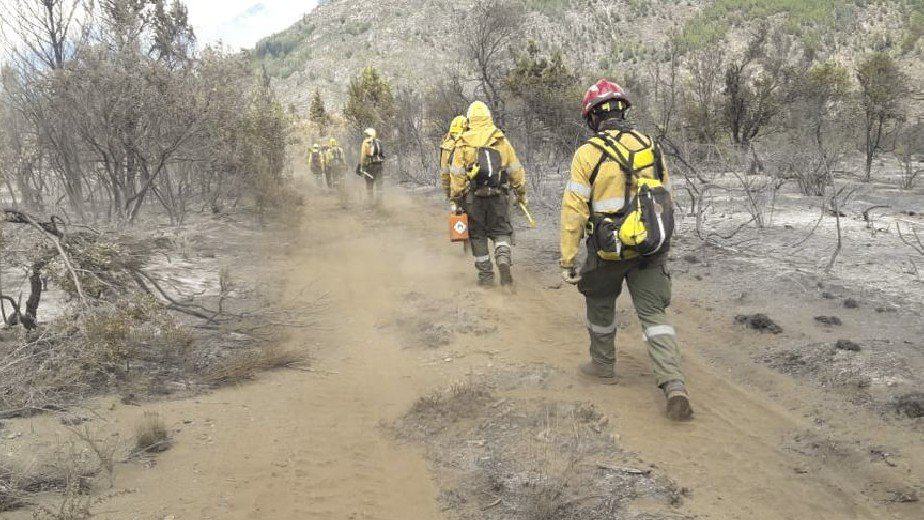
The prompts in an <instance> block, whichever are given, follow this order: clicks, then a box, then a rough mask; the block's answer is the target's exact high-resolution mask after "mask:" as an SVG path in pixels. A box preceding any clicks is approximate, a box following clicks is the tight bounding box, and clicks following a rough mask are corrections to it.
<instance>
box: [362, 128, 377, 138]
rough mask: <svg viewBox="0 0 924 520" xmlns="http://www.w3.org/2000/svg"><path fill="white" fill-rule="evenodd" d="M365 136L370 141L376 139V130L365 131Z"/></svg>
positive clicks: (368, 129)
mask: <svg viewBox="0 0 924 520" xmlns="http://www.w3.org/2000/svg"><path fill="white" fill-rule="evenodd" d="M363 135H365V136H366V137H368V138H369V139H375V128H367V129H366V130H365V131H363Z"/></svg>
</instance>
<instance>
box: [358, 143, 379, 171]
mask: <svg viewBox="0 0 924 520" xmlns="http://www.w3.org/2000/svg"><path fill="white" fill-rule="evenodd" d="M373 141H375V139H371V138H368V137H367V138H366V139H365V140H364V141H363V144H362V146H360V147H359V161H360V163H361V164H362V165H363V168H365V167H366V166H369V164H370V163H371V162H372V152H373V146H372V142H373ZM379 146H381V144H380V145H379Z"/></svg>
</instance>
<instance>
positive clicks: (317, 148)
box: [308, 143, 327, 188]
mask: <svg viewBox="0 0 924 520" xmlns="http://www.w3.org/2000/svg"><path fill="white" fill-rule="evenodd" d="M325 162H326V161H325V160H324V152H323V151H322V150H321V145H319V144H317V143H315V144H314V145H312V146H311V151H310V152H309V153H308V169H309V170H311V173H312V174H313V175H314V180H315V183H317V185H318V188H323V187H324V174H325V171H326V170H327V167H326V166H327V165H326V164H325Z"/></svg>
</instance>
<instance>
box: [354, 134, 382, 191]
mask: <svg viewBox="0 0 924 520" xmlns="http://www.w3.org/2000/svg"><path fill="white" fill-rule="evenodd" d="M363 137H364V138H363V144H362V145H361V146H360V148H359V165H358V166H357V167H356V172H357V173H358V174H359V175H360V176H361V177H362V178H363V179H364V180H365V181H366V207H367V208H371V207H375V206H378V205H379V203H380V202H381V200H382V182H383V177H384V176H383V174H382V165H383V163H384V162H385V154H384V152H383V151H382V142H381V141H379V139H378V133H377V132H376V131H375V128H367V129H366V130H364V131H363Z"/></svg>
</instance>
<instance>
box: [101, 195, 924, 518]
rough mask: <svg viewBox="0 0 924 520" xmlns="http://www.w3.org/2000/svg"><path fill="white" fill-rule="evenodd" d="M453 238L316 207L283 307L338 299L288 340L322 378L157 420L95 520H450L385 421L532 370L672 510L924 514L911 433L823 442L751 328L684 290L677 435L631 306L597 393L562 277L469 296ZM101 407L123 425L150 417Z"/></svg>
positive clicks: (396, 206) (862, 419)
mask: <svg viewBox="0 0 924 520" xmlns="http://www.w3.org/2000/svg"><path fill="white" fill-rule="evenodd" d="M422 207H423V208H424V209H423V210H421V208H422ZM421 212H422V213H423V216H424V218H421ZM444 227H445V224H444V216H443V215H442V214H441V213H440V212H439V211H437V210H435V209H433V208H432V207H430V206H428V205H427V204H426V203H423V204H422V203H415V202H413V201H412V198H411V196H410V195H404V194H399V193H395V192H393V193H392V194H391V195H390V196H389V197H388V198H387V200H386V207H385V210H384V217H382V218H378V217H373V216H372V215H371V214H368V213H362V212H347V211H343V210H341V209H339V207H338V203H337V201H336V200H334V199H333V198H331V197H327V196H315V197H312V198H311V199H310V202H309V208H308V210H307V214H306V216H305V219H304V221H303V223H302V226H301V230H300V231H299V232H298V237H297V239H296V240H295V242H293V243H292V244H290V249H291V251H290V255H289V261H288V265H287V266H286V269H285V271H286V272H285V273H283V275H285V276H288V277H289V280H290V283H289V284H288V289H287V291H288V293H289V294H287V295H284V297H287V298H289V299H291V300H292V302H293V304H295V305H300V304H302V303H308V301H309V299H312V298H314V295H317V294H319V293H323V294H326V301H327V305H326V306H325V307H324V310H323V311H322V312H323V316H321V323H322V326H321V327H320V328H319V330H308V331H297V332H296V333H295V334H294V335H293V337H292V339H291V345H292V347H293V348H297V349H301V350H303V351H304V352H306V353H307V354H308V355H309V356H311V358H312V362H311V365H310V368H309V369H306V370H305V371H284V372H276V373H270V374H265V375H262V376H261V377H260V378H259V379H258V380H257V381H255V382H252V383H248V384H245V385H242V386H240V387H236V388H230V389H224V390H220V391H216V392H214V393H211V394H208V395H205V396H203V397H201V398H198V399H195V400H189V401H177V402H165V403H161V404H156V405H151V406H149V407H147V408H153V409H156V410H158V411H159V412H160V413H161V415H162V416H163V417H164V418H165V420H166V421H167V423H168V424H169V425H170V426H171V427H172V428H173V429H174V430H175V437H176V443H175V446H174V447H173V448H172V449H171V450H169V451H167V452H165V453H163V454H162V455H160V456H159V457H158V458H157V463H156V465H155V466H154V467H147V466H142V465H134V464H133V465H120V466H119V468H118V469H117V471H116V475H115V479H114V485H113V491H112V493H110V496H109V497H108V498H107V499H105V500H104V501H102V502H101V503H100V505H99V506H98V507H97V508H96V511H97V513H98V516H99V517H100V518H112V519H126V518H132V519H134V518H137V519H164V518H171V519H177V520H179V519H219V518H220V519H238V518H240V519H294V518H319V519H321V518H323V519H332V520H333V519H338V520H339V519H347V518H351V519H352V518H355V519H395V520H397V519H429V518H451V513H450V512H448V511H445V510H443V509H442V508H441V503H440V502H439V500H438V497H439V492H440V488H441V481H442V476H441V475H439V474H438V473H437V474H434V473H433V472H432V471H431V470H430V469H428V463H427V460H426V457H425V453H424V451H423V450H422V449H421V448H419V447H417V446H415V445H411V444H403V443H399V442H396V441H395V440H394V439H392V438H391V436H390V435H389V433H388V431H387V428H385V427H383V425H387V424H388V423H390V422H391V421H394V420H395V419H397V418H399V417H400V416H401V415H402V414H404V413H405V412H406V411H407V410H408V408H409V407H410V406H411V405H412V404H413V403H414V401H415V400H416V399H418V398H419V397H420V396H422V395H424V394H426V393H428V392H430V391H432V390H434V389H437V388H441V387H445V386H446V385H447V384H449V383H451V382H452V381H454V380H457V379H459V378H464V377H466V375H467V374H472V373H484V372H486V371H490V370H492V369H494V368H496V367H502V366H511V365H517V366H531V365H535V364H541V365H543V366H548V367H550V369H552V370H555V371H558V372H559V373H560V374H562V376H561V377H558V378H557V379H556V380H555V382H553V383H552V384H551V385H549V386H547V387H543V388H536V389H531V390H530V397H531V398H535V399H546V398H548V399H558V400H564V401H574V402H577V401H580V402H587V403H591V404H593V405H594V406H595V407H596V409H598V410H600V411H602V412H603V413H605V414H607V415H608V416H609V417H611V418H612V420H611V422H610V426H609V427H610V428H611V430H612V431H613V432H614V433H615V434H616V435H617V437H618V438H619V439H620V443H621V445H622V446H623V447H624V448H626V449H628V450H630V451H633V452H637V453H638V456H639V457H640V458H641V459H642V460H643V461H645V462H646V463H648V464H651V465H652V466H653V467H654V468H655V471H657V472H659V473H662V474H664V475H666V476H668V477H670V478H671V479H673V480H674V481H676V482H677V483H678V485H680V486H684V487H687V488H689V489H690V490H691V493H688V494H687V495H688V496H687V497H686V498H685V500H684V501H683V503H682V504H681V505H680V506H679V508H677V509H676V510H675V512H676V513H678V514H683V515H690V516H695V517H697V518H716V519H722V518H742V519H744V518H747V519H814V518H826V519H848V518H909V519H910V518H922V515H924V509H922V507H921V503H920V502H918V503H895V502H894V501H890V493H892V492H894V490H896V489H900V488H902V487H907V486H909V485H912V486H913V485H916V484H919V479H920V476H921V475H920V470H921V467H922V465H921V462H922V460H924V459H922V453H921V452H922V448H921V446H920V443H917V445H915V444H916V442H915V439H916V437H914V435H913V434H911V433H908V432H905V431H902V430H901V429H899V428H895V427H892V426H888V425H882V424H881V421H879V420H878V418H877V417H876V416H874V415H872V414H865V413H857V414H855V415H853V416H852V417H851V419H850V425H849V426H848V425H845V432H844V435H845V438H850V435H853V434H857V435H861V434H867V435H868V434H869V432H872V431H877V429H878V433H877V435H878V436H879V437H881V439H882V440H883V442H884V443H890V442H891V443H894V444H898V445H901V446H904V447H905V448H904V451H903V453H902V455H903V456H902V458H901V460H900V462H899V463H898V464H897V465H896V466H895V467H893V465H888V466H886V465H882V464H879V465H877V464H871V463H870V461H869V460H868V459H865V458H864V455H863V454H859V455H858V454H856V453H854V452H853V451H851V448H850V446H849V443H846V444H839V445H833V446H832V445H831V444H830V442H828V441H826V440H824V439H821V440H819V439H815V438H814V437H812V435H811V432H812V430H813V424H812V423H811V421H812V419H811V414H809V413H807V411H808V410H810V409H811V408H812V407H814V406H819V403H823V396H819V395H816V394H815V393H813V391H812V390H809V389H806V388H804V387H802V386H800V385H797V384H795V383H793V382H792V380H790V379H787V378H784V377H782V376H779V375H776V374H774V373H771V372H770V371H768V370H766V369H763V368H760V367H758V366H754V365H753V364H751V363H748V362H747V360H746V359H745V354H744V353H743V352H742V349H743V347H742V346H743V345H751V344H753V343H754V341H755V340H754V338H753V333H749V332H746V331H742V330H737V329H735V328H734V327H732V326H731V325H730V324H729V323H728V321H727V320H724V319H723V320H717V319H715V317H714V316H713V313H711V312H710V311H707V310H706V309H705V308H703V307H702V306H700V305H697V304H694V303H690V301H689V299H688V298H687V297H686V296H685V294H683V293H682V292H680V291H678V294H677V295H676V296H675V303H674V312H675V317H676V324H677V328H678V331H679V334H680V336H681V338H682V340H683V344H684V346H685V355H686V366H687V371H688V376H689V380H690V387H691V391H692V393H693V397H694V405H695V407H696V412H697V413H696V420H695V421H694V422H692V423H689V424H674V423H671V422H669V421H668V420H667V419H666V418H665V417H664V416H663V411H662V406H663V404H662V399H663V398H662V397H661V396H660V394H659V392H658V390H657V389H656V388H655V386H654V383H653V381H652V377H651V375H650V371H649V368H648V363H647V358H646V354H645V351H644V349H643V344H642V341H641V333H640V331H639V329H638V325H637V323H636V322H635V320H634V317H632V315H631V314H630V313H628V302H622V307H621V309H622V310H621V311H620V316H619V319H620V321H621V322H625V323H626V324H627V325H628V326H627V327H624V328H623V330H622V331H621V336H620V340H619V342H620V356H621V357H620V362H619V371H620V375H621V378H620V382H619V384H618V385H615V386H602V385H599V384H595V383H593V382H588V381H584V380H582V379H580V378H579V377H577V376H576V375H575V374H574V372H575V370H574V367H575V366H576V365H577V364H578V363H579V362H580V361H582V360H583V359H584V356H585V348H586V333H585V332H584V329H583V324H582V323H583V319H582V317H581V314H582V306H581V301H580V298H579V296H578V295H577V294H576V292H575V291H574V290H573V289H570V288H555V286H554V285H551V287H550V281H549V280H550V278H551V277H550V276H549V273H545V272H533V271H531V270H529V269H526V268H524V267H520V268H519V269H518V270H517V272H516V275H517V281H518V285H517V287H518V290H517V294H515V295H511V294H506V293H505V292H502V291H501V290H499V289H495V290H482V289H478V288H475V287H473V271H472V267H471V265H470V264H471V261H470V258H468V257H466V256H464V255H463V254H462V252H461V248H456V247H451V246H450V245H449V244H447V243H446V241H445V230H444ZM267 247H270V248H273V247H275V246H274V244H267ZM518 254H519V255H521V256H522V255H525V254H527V253H526V252H524V251H520V252H519V253H518ZM679 286H682V283H681V284H680V285H679ZM306 287H307V288H309V289H308V290H305V288H306ZM300 298H301V299H303V300H302V301H301V302H300V301H299V299H300ZM471 316H474V318H472V317H471ZM722 316H725V314H722ZM459 317H461V318H459ZM422 318H423V319H422ZM431 318H432V319H431ZM457 318H459V319H461V320H462V321H476V322H477V326H478V330H477V331H476V332H475V333H467V332H466V333H457V332H456V333H454V332H453V331H451V330H450V331H446V330H439V329H437V330H432V329H431V328H428V327H427V326H426V321H427V320H430V321H439V320H442V321H444V322H445V321H446V320H449V321H450V322H452V323H455V321H453V320H457ZM758 341H760V340H758ZM732 372H736V373H732ZM741 381H746V382H747V384H741V383H740V382H741ZM108 406H109V408H110V410H109V411H107V412H106V415H107V421H108V422H109V423H110V424H112V425H114V426H113V427H114V428H115V429H116V430H127V428H128V427H129V426H128V425H130V424H132V423H133V421H135V420H136V419H137V417H139V416H140V415H141V413H142V411H141V410H140V409H139V408H137V407H127V406H124V405H121V404H119V403H117V402H113V403H112V404H111V405H108ZM656 517H658V518H661V516H656Z"/></svg>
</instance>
